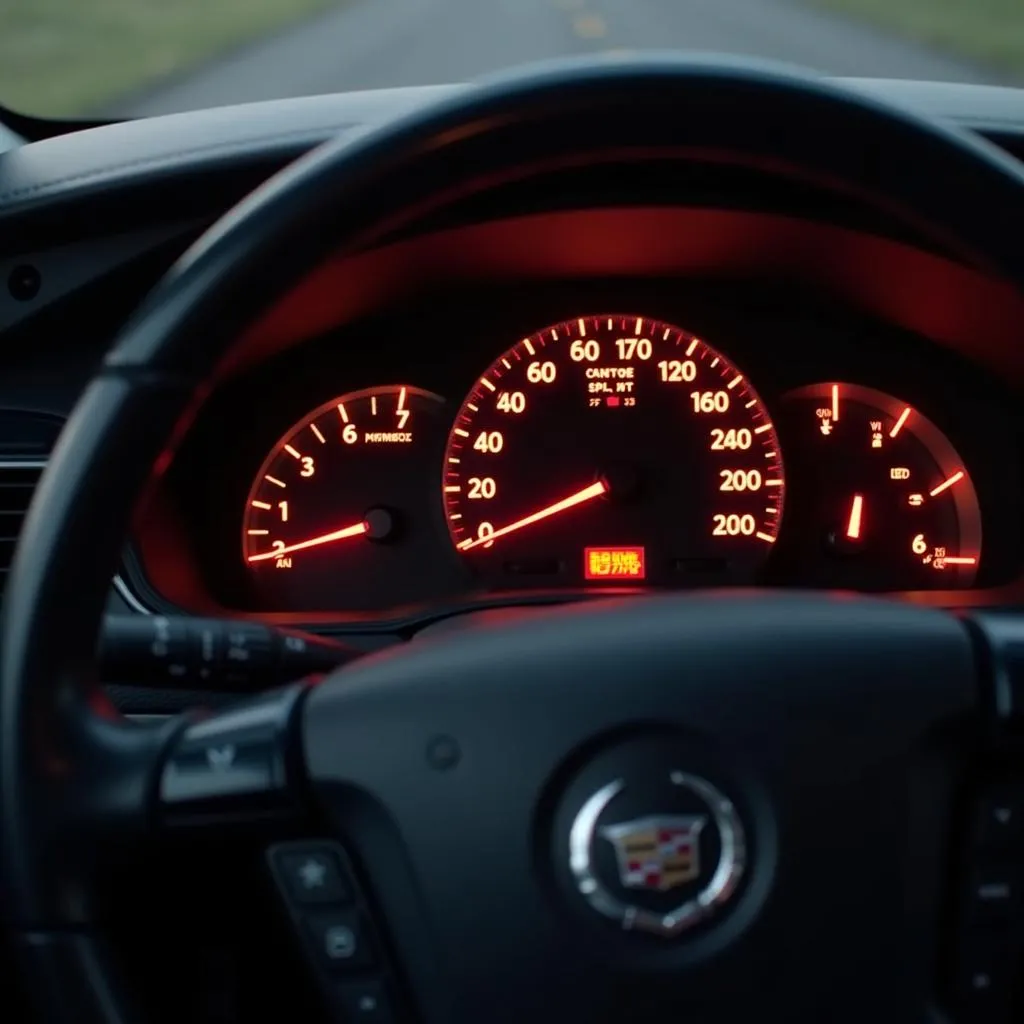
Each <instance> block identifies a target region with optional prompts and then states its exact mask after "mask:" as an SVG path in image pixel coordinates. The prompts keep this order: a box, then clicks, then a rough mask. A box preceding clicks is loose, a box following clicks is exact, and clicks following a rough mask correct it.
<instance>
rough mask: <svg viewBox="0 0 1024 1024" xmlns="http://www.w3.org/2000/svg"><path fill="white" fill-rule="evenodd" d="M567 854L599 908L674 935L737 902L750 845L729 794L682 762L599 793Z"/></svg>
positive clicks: (578, 819) (627, 925) (623, 922)
mask: <svg viewBox="0 0 1024 1024" xmlns="http://www.w3.org/2000/svg"><path fill="white" fill-rule="evenodd" d="M568 857H569V867H570V871H571V874H572V877H573V880H574V884H575V887H576V890H577V892H578V893H579V894H580V896H582V897H583V899H584V900H585V901H586V902H587V903H588V904H589V905H590V906H591V907H592V908H593V909H594V910H595V911H597V912H598V913H599V914H601V915H603V916H604V917H606V918H610V919H611V920H613V921H615V922H616V923H617V924H619V925H620V926H621V927H622V928H623V929H626V930H629V931H641V932H646V933H648V934H650V935H656V936H659V937H661V938H665V939H671V938H675V937H676V936H678V935H680V934H681V933H683V932H685V931H687V930H688V929H690V928H692V927H694V925H696V924H698V923H700V922H701V921H705V920H707V919H709V918H710V917H712V916H713V915H715V914H716V913H718V911H719V910H720V909H721V908H722V907H724V906H725V904H727V903H728V902H729V901H730V900H731V899H732V897H733V895H734V894H735V893H736V890H737V887H738V886H739V884H740V881H741V879H742V878H743V874H744V871H745V868H746V862H747V842H746V833H745V830H744V828H743V823H742V821H741V820H740V816H739V812H738V811H737V809H736V807H735V805H734V804H733V802H732V801H731V800H730V799H729V797H728V796H726V794H725V793H724V792H723V791H722V790H721V789H720V788H719V787H718V786H716V785H715V784H713V783H712V782H710V781H709V780H708V779H706V778H703V777H701V776H700V775H696V774H693V773H692V772H688V771H685V770H683V769H682V768H679V769H670V770H666V771H663V772H658V773H655V774H653V775H648V776H647V777H646V778H645V779H643V780H641V779H639V778H637V779H636V780H635V781H631V780H630V779H629V778H628V777H622V778H618V779H613V780H611V781H609V782H607V783H606V784H605V785H604V786H602V787H601V788H599V789H598V790H596V791H595V792H593V793H591V795H590V796H589V797H588V798H587V799H586V800H585V801H584V802H583V803H582V806H580V807H579V810H578V811H577V813H576V815H575V817H574V819H573V821H572V824H571V826H570V829H569V837H568Z"/></svg>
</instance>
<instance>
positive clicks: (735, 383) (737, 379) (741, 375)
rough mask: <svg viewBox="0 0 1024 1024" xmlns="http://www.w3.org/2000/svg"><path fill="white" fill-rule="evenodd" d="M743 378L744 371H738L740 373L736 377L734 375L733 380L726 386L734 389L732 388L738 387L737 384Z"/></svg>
mask: <svg viewBox="0 0 1024 1024" xmlns="http://www.w3.org/2000/svg"><path fill="white" fill-rule="evenodd" d="M741 380H743V374H742V373H738V374H737V375H736V376H735V377H733V379H732V380H731V381H729V383H728V384H726V385H725V386H726V387H727V388H728V389H729V390H730V391H732V389H733V388H734V387H736V385H737V384H739V382H740V381H741Z"/></svg>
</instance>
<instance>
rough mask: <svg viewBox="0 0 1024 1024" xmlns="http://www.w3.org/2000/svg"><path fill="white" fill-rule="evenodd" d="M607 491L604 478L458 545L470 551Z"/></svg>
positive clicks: (459, 547)
mask: <svg viewBox="0 0 1024 1024" xmlns="http://www.w3.org/2000/svg"><path fill="white" fill-rule="evenodd" d="M607 493H608V485H607V484H606V483H605V482H604V481H603V480H598V482H597V483H596V484H591V485H590V486H589V487H584V488H583V490H582V491H577V492H576V493H575V494H570V495H569V497H568V498H563V499H562V500H561V501H556V502H555V503H554V504H553V505H548V506H547V507H546V508H542V509H541V510H540V511H539V512H534V513H532V514H531V515H528V516H524V517H523V518H522V519H517V520H516V521H515V522H514V523H509V524H508V526H503V527H501V529H500V530H495V531H494V533H489V534H488V535H487V536H486V537H477V538H476V539H474V540H464V541H462V543H460V544H458V545H457V547H458V549H459V550H460V551H468V550H469V549H470V548H475V547H479V546H480V545H481V544H490V543H491V542H492V541H495V540H497V539H498V538H499V537H507V536H508V535H509V534H510V533H515V532H516V530H521V529H523V527H524V526H532V525H533V524H534V523H539V522H540V521H541V520H542V519H550V518H551V516H556V515H558V513H559V512H564V511H565V510H566V509H570V508H574V507H575V506H576V505H582V504H583V502H585V501H591V500H593V499H594V498H600V497H601V495H602V494H607Z"/></svg>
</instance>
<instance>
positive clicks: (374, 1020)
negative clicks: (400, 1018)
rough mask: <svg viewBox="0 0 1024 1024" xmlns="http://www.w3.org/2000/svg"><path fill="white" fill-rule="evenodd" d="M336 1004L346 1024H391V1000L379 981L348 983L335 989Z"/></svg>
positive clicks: (392, 1020)
mask: <svg viewBox="0 0 1024 1024" xmlns="http://www.w3.org/2000/svg"><path fill="white" fill-rule="evenodd" d="M336 991H337V1002H338V1005H339V1007H340V1008H341V1012H342V1017H343V1019H344V1020H345V1021H346V1022H347V1024H360V1022H362V1024H393V1022H394V1020H395V1015H394V1011H393V1009H392V1006H391V1000H390V999H388V994H387V992H386V991H385V988H384V985H383V983H382V982H380V981H348V982H343V983H341V984H339V985H338V987H337V990H336Z"/></svg>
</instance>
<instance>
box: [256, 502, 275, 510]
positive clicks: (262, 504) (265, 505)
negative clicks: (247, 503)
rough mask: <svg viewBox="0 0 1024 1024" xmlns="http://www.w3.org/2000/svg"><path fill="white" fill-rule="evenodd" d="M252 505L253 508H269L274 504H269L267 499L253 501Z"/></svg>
mask: <svg viewBox="0 0 1024 1024" xmlns="http://www.w3.org/2000/svg"><path fill="white" fill-rule="evenodd" d="M252 507H253V508H268V509H269V508H273V507H274V506H273V505H271V504H270V502H269V501H254V502H253V503H252Z"/></svg>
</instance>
